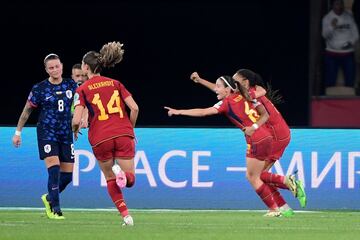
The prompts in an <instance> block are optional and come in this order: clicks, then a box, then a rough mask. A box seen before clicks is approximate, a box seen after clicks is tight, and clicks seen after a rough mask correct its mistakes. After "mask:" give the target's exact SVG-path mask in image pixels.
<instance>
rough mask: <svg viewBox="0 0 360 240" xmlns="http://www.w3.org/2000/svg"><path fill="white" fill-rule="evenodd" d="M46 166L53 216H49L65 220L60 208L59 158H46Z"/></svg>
mask: <svg viewBox="0 0 360 240" xmlns="http://www.w3.org/2000/svg"><path fill="white" fill-rule="evenodd" d="M45 164H46V167H47V169H48V174H49V178H48V192H49V193H48V197H47V200H48V201H49V202H50V203H51V208H52V215H51V214H50V215H49V214H48V213H47V215H48V217H49V218H51V219H65V218H64V216H63V215H62V212H61V208H60V197H59V181H60V161H59V157H58V156H50V157H46V158H45Z"/></svg>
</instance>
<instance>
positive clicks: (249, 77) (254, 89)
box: [190, 69, 306, 216]
mask: <svg viewBox="0 0 360 240" xmlns="http://www.w3.org/2000/svg"><path fill="white" fill-rule="evenodd" d="M233 78H234V80H236V81H238V82H239V83H241V84H242V85H243V86H244V87H245V88H246V89H247V90H248V91H249V94H250V96H251V98H252V99H257V100H258V101H260V102H261V103H262V104H263V105H264V107H265V109H266V110H267V111H268V113H269V120H268V121H267V122H266V125H267V126H268V127H269V129H270V131H271V133H272V135H273V136H274V141H273V145H272V153H271V156H270V158H269V161H266V162H265V163H266V164H265V167H264V171H263V173H262V174H261V178H262V180H263V181H264V182H266V183H269V186H270V187H271V188H273V191H274V199H275V201H276V203H277V205H278V206H279V209H280V210H281V213H282V215H283V216H292V215H293V214H294V213H293V211H292V209H291V208H290V207H289V206H288V205H287V203H286V201H285V200H284V198H283V197H282V196H281V194H280V193H279V192H278V190H277V187H279V188H284V189H289V190H290V191H292V193H293V194H294V195H295V196H296V197H297V198H298V200H299V202H300V205H301V206H302V207H305V205H306V195H305V192H304V188H303V184H302V183H301V181H299V180H295V178H294V177H295V176H293V175H291V176H289V177H286V176H282V175H278V174H272V173H270V172H269V170H270V168H271V167H272V166H273V165H274V163H275V161H277V160H279V159H280V158H281V156H282V155H283V153H284V151H285V148H286V147H287V145H288V144H289V141H290V129H289V127H288V125H287V123H286V122H285V120H284V119H283V117H282V116H281V113H280V112H279V111H278V110H277V109H276V108H275V106H274V105H273V104H272V102H271V101H270V100H269V99H268V98H266V97H265V96H264V95H265V94H266V90H265V89H264V88H263V87H262V85H263V83H262V79H261V76H260V75H258V74H256V73H254V72H252V71H250V70H247V69H241V70H239V71H237V72H236V73H235V74H234V76H233ZM190 79H191V80H193V81H194V82H196V83H200V84H201V85H203V86H205V87H207V88H209V89H210V90H212V91H214V87H215V84H214V83H212V82H209V81H207V80H205V79H203V78H201V77H200V76H199V74H198V73H197V72H194V73H192V74H191V76H190ZM278 215H279V212H272V211H271V212H269V213H267V214H266V216H278Z"/></svg>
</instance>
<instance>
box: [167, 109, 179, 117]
mask: <svg viewBox="0 0 360 240" xmlns="http://www.w3.org/2000/svg"><path fill="white" fill-rule="evenodd" d="M164 108H165V109H166V110H168V116H169V117H171V116H172V115H180V110H177V109H174V108H170V107H164Z"/></svg>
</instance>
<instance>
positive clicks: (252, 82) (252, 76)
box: [236, 69, 284, 104]
mask: <svg viewBox="0 0 360 240" xmlns="http://www.w3.org/2000/svg"><path fill="white" fill-rule="evenodd" d="M236 74H239V75H240V76H242V77H244V78H245V79H247V80H248V81H249V86H250V87H255V86H261V87H263V88H264V89H265V90H266V97H267V98H268V99H269V100H270V101H271V102H272V103H273V104H280V103H283V102H284V100H283V97H282V95H281V94H280V93H279V90H278V89H276V90H274V89H273V88H272V86H271V84H270V83H266V86H265V84H264V81H263V79H262V77H261V76H260V74H258V73H255V72H253V71H251V70H249V69H240V70H238V71H237V72H236Z"/></svg>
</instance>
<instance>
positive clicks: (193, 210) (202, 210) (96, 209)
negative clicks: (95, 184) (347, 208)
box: [0, 207, 360, 214]
mask: <svg viewBox="0 0 360 240" xmlns="http://www.w3.org/2000/svg"><path fill="white" fill-rule="evenodd" d="M62 209H63V210H64V211H71V212H117V209H116V208H62ZM129 210H130V211H132V212H145V213H146V212H149V213H150V212H151V213H156V212H158V213H164V212H168V213H179V212H190V213H191V212H198V213H201V212H266V211H267V210H250V209H242V210H240V209H129ZM0 211H44V208H33V207H0ZM295 212H301V213H322V211H304V210H295ZM349 213H350V212H349ZM353 213H359V214H360V212H353Z"/></svg>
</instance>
